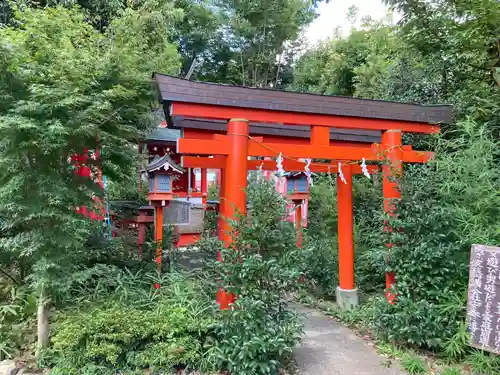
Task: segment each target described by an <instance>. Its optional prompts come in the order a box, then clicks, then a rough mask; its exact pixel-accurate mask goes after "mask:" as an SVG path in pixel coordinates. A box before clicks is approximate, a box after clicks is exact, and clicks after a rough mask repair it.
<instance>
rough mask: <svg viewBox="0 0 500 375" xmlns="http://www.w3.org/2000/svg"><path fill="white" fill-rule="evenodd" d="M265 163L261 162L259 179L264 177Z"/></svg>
mask: <svg viewBox="0 0 500 375" xmlns="http://www.w3.org/2000/svg"><path fill="white" fill-rule="evenodd" d="M263 167H264V163H260V165H259V168H258V170H257V181H260V180H262V178H263V177H264V171H263Z"/></svg>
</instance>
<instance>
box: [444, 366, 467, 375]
mask: <svg viewBox="0 0 500 375" xmlns="http://www.w3.org/2000/svg"><path fill="white" fill-rule="evenodd" d="M462 374H463V373H462V370H460V369H459V368H456V367H447V368H445V369H444V370H442V371H440V372H439V375H462Z"/></svg>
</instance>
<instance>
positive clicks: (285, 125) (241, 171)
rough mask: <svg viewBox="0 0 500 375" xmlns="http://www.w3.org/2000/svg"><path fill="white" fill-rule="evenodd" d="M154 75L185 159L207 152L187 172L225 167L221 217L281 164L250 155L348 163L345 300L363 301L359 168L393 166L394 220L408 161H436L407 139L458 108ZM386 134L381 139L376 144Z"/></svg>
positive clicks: (343, 195)
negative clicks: (356, 218) (356, 193)
mask: <svg viewBox="0 0 500 375" xmlns="http://www.w3.org/2000/svg"><path fill="white" fill-rule="evenodd" d="M154 78H155V80H156V83H157V86H158V91H159V97H160V102H161V103H162V105H163V106H164V109H165V114H166V119H167V123H168V124H169V126H171V127H178V128H181V129H182V137H181V138H179V140H178V141H177V153H179V154H184V155H197V156H201V157H193V156H184V157H183V160H182V165H183V167H189V168H221V171H222V172H221V174H222V178H221V189H220V195H221V197H220V198H221V199H220V202H221V204H220V216H221V217H222V218H233V217H234V215H235V213H236V212H240V213H243V214H244V213H245V211H246V192H245V188H246V185H247V171H248V170H249V169H255V168H257V167H258V166H259V165H261V164H262V163H263V164H264V165H265V168H264V169H272V168H273V164H274V161H269V160H264V161H262V160H249V157H274V158H275V157H277V156H278V154H280V153H281V154H282V155H284V156H285V157H287V158H289V159H290V158H292V159H294V160H285V161H284V167H285V169H287V170H303V167H304V165H305V163H302V162H300V161H298V160H297V159H301V158H310V159H329V160H334V161H335V163H334V164H336V163H337V162H338V161H340V162H342V163H343V166H342V170H343V177H344V179H345V183H344V182H343V181H341V179H340V176H337V193H338V197H337V199H338V229H339V287H338V288H337V301H338V303H339V304H340V305H341V306H343V307H345V308H349V307H351V306H352V305H355V304H357V302H358V296H357V289H356V286H355V281H354V246H353V206H352V175H353V174H355V173H360V171H361V170H360V166H359V165H357V164H353V163H352V162H353V161H354V162H355V163H359V162H360V161H361V160H362V159H365V160H366V161H372V162H373V161H375V162H378V161H380V160H386V161H387V162H386V163H385V164H384V165H383V168H382V172H383V195H384V210H385V212H387V213H388V214H389V215H391V214H393V213H394V210H395V201H397V200H399V199H400V198H401V193H400V190H399V187H398V183H397V177H398V176H399V175H400V174H401V173H402V163H403V162H419V163H421V162H426V161H427V160H429V158H430V157H431V156H432V153H429V152H421V151H414V150H413V149H412V147H411V146H409V145H407V146H403V144H402V133H403V132H411V133H428V134H430V133H437V132H439V124H442V123H450V122H451V121H452V117H453V113H452V108H451V107H450V106H440V105H437V106H424V105H417V104H408V103H395V102H386V101H377V100H366V99H357V98H347V97H336V96H325V95H317V94H305V93H293V92H282V91H276V90H267V89H256V88H248V87H236V86H226V85H218V84H207V83H199V82H192V81H187V80H183V79H179V78H175V77H171V76H167V75H162V74H157V73H155V74H154ZM226 124H227V125H226ZM336 132H337V133H336ZM332 134H333V135H332ZM377 134H378V135H379V136H380V135H381V137H379V138H380V142H377V141H375V140H374V139H377ZM334 164H332V165H329V164H322V165H317V166H314V167H312V168H311V171H313V172H315V171H316V172H329V171H331V172H334V173H336V172H337V169H336V167H335V165H334ZM274 165H275V164H274ZM370 168H372V170H373V168H377V167H375V166H370ZM220 223H221V224H223V231H222V232H220V235H221V237H222V239H223V240H224V242H225V244H226V246H229V245H230V243H231V241H232V239H231V236H230V234H229V232H230V230H231V228H230V225H229V222H228V221H226V220H224V219H221V220H220ZM387 246H391V245H390V244H388V245H387ZM394 282H395V277H394V275H393V274H387V275H386V286H387V289H388V290H389V289H390V287H391V285H392V284H393V283H394ZM388 295H389V297H390V294H388ZM221 307H225V306H222V303H221Z"/></svg>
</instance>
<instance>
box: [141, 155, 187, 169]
mask: <svg viewBox="0 0 500 375" xmlns="http://www.w3.org/2000/svg"><path fill="white" fill-rule="evenodd" d="M162 168H163V169H164V170H165V171H167V170H169V169H173V170H174V171H176V172H179V173H182V172H184V168H182V167H181V166H179V165H178V164H177V163H176V162H175V161H173V160H172V158H171V157H170V156H169V155H168V154H165V155H164V156H162V157H159V156H156V157H155V158H154V159H153V160H152V161H151V162H150V163H149V164H148V165H147V167H146V171H147V172H154V171H157V170H160V169H162Z"/></svg>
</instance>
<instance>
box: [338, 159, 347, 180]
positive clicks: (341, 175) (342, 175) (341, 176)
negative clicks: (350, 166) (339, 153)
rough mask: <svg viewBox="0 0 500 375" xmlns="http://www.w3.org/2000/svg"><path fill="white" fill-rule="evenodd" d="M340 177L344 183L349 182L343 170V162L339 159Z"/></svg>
mask: <svg viewBox="0 0 500 375" xmlns="http://www.w3.org/2000/svg"><path fill="white" fill-rule="evenodd" d="M339 177H340V179H341V180H342V182H343V183H344V184H347V181H346V179H345V176H344V173H343V172H342V163H341V162H340V161H339Z"/></svg>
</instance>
